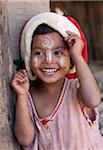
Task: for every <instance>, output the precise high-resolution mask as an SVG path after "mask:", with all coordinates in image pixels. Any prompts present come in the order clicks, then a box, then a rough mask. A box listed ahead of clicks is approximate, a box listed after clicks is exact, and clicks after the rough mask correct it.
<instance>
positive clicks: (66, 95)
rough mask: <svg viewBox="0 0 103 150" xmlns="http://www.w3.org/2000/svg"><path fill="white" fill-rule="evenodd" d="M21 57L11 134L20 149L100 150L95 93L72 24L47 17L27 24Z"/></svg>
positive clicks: (83, 46)
mask: <svg viewBox="0 0 103 150" xmlns="http://www.w3.org/2000/svg"><path fill="white" fill-rule="evenodd" d="M21 55H22V58H23V59H24V62H25V67H26V70H25V69H23V70H20V71H19V72H17V73H16V74H15V75H14V78H13V80H12V87H13V89H14V91H15V92H16V95H17V99H16V115H15V126H14V132H15V135H16V137H17V139H18V141H19V143H20V144H21V145H22V147H23V149H24V150H103V139H102V136H101V135H100V133H99V127H98V113H97V110H96V106H97V105H98V104H99V103H100V92H99V89H98V86H97V84H96V81H95V79H94V77H93V75H92V73H91V71H90V69H89V67H88V65H87V63H86V61H87V56H86V41H85V38H84V35H83V33H82V32H81V30H80V27H79V25H78V24H77V22H76V21H75V20H74V19H73V18H70V17H69V18H66V17H64V16H60V15H58V14H55V13H51V12H50V13H49V12H45V13H41V14H39V15H37V16H35V17H33V18H31V19H30V20H29V21H28V22H27V24H26V25H25V27H24V29H23V32H22V37H21ZM75 71H76V73H74V72H75ZM29 79H30V80H32V82H31V83H29Z"/></svg>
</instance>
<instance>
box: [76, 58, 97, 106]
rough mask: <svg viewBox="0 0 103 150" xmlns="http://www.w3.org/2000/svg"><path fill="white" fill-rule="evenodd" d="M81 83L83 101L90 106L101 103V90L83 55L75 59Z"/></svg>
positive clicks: (80, 89) (80, 91)
mask: <svg viewBox="0 0 103 150" xmlns="http://www.w3.org/2000/svg"><path fill="white" fill-rule="evenodd" d="M74 62H75V66H76V69H77V75H78V79H79V83H80V88H79V95H80V96H81V99H82V102H83V104H84V105H85V106H87V107H89V108H94V107H96V106H97V105H98V104H99V103H100V91H99V88H98V86H97V83H96V81H95V79H94V77H93V74H92V72H91V70H90V69H89V67H88V65H87V64H86V62H85V60H84V59H83V57H82V56H81V57H79V58H76V59H75V60H74Z"/></svg>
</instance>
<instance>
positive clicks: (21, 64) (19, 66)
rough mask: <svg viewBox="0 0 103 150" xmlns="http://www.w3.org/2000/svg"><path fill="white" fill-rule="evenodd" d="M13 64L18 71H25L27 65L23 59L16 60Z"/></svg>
mask: <svg viewBox="0 0 103 150" xmlns="http://www.w3.org/2000/svg"><path fill="white" fill-rule="evenodd" d="M13 62H14V65H15V66H16V71H19V70H20V69H25V64H24V61H23V60H22V59H15V60H14V61H13Z"/></svg>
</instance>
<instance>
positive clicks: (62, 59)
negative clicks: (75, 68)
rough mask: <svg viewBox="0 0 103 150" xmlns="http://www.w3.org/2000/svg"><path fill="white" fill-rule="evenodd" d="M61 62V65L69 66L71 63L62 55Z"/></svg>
mask: <svg viewBox="0 0 103 150" xmlns="http://www.w3.org/2000/svg"><path fill="white" fill-rule="evenodd" d="M59 63H60V67H69V66H68V65H69V64H67V61H66V58H64V57H61V58H60V59H59Z"/></svg>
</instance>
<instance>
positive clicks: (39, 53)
mask: <svg viewBox="0 0 103 150" xmlns="http://www.w3.org/2000/svg"><path fill="white" fill-rule="evenodd" d="M34 54H35V55H38V56H40V55H42V52H35V53H34Z"/></svg>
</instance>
